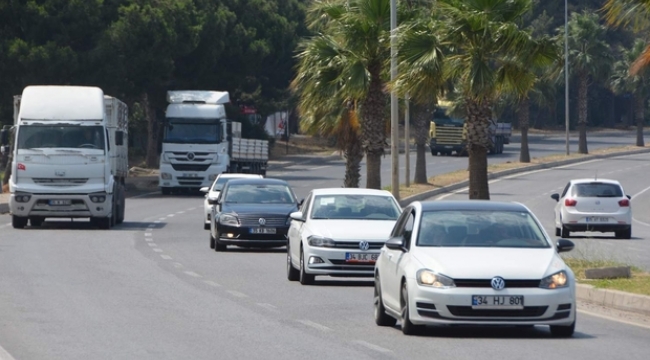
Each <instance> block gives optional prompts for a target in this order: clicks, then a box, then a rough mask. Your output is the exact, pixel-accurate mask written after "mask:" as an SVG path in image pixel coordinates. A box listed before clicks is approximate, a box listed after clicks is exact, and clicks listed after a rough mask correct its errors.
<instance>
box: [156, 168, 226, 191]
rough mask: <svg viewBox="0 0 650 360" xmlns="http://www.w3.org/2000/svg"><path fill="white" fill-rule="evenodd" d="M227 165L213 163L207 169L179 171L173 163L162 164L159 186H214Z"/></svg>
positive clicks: (192, 187)
mask: <svg viewBox="0 0 650 360" xmlns="http://www.w3.org/2000/svg"><path fill="white" fill-rule="evenodd" d="M226 170H227V166H226V165H220V164H212V165H210V167H209V168H208V169H207V170H205V171H177V170H174V168H173V167H172V165H171V164H165V163H163V164H160V175H159V176H158V186H159V187H161V188H186V189H194V188H196V189H199V188H202V187H205V186H212V183H213V182H214V179H215V178H216V177H217V175H219V174H221V173H224V172H226Z"/></svg>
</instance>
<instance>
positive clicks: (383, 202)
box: [311, 194, 400, 220]
mask: <svg viewBox="0 0 650 360" xmlns="http://www.w3.org/2000/svg"><path fill="white" fill-rule="evenodd" d="M399 214H400V208H399V206H398V205H397V203H396V202H395V200H394V199H393V198H392V197H390V196H381V195H353V194H343V195H320V196H316V197H315V198H314V205H313V206H312V209H311V218H312V219H341V220H346V219H350V220H358V219H360V220H395V219H397V218H398V217H399Z"/></svg>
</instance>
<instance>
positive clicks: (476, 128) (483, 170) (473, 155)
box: [466, 99, 491, 200]
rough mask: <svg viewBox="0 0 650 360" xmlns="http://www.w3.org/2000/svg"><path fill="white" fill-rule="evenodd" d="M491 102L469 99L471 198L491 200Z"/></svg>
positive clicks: (468, 140) (468, 146)
mask: <svg viewBox="0 0 650 360" xmlns="http://www.w3.org/2000/svg"><path fill="white" fill-rule="evenodd" d="M490 116H491V111H490V104H489V103H488V102H487V101H483V102H482V103H480V104H479V103H477V102H476V101H474V100H473V99H468V100H467V120H466V126H467V151H468V155H469V166H468V168H469V198H470V200H473V199H481V200H490V188H489V185H488V174H487V153H488V148H489V147H490V144H491V141H490V137H489V127H490Z"/></svg>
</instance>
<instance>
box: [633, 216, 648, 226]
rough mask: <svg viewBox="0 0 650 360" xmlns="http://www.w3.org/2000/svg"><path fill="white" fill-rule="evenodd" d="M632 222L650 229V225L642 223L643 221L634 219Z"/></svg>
mask: <svg viewBox="0 0 650 360" xmlns="http://www.w3.org/2000/svg"><path fill="white" fill-rule="evenodd" d="M632 220H633V221H636V222H637V223H639V224H641V225H643V226H647V227H650V224H648V223H647V222H643V221H641V220H637V219H635V218H632Z"/></svg>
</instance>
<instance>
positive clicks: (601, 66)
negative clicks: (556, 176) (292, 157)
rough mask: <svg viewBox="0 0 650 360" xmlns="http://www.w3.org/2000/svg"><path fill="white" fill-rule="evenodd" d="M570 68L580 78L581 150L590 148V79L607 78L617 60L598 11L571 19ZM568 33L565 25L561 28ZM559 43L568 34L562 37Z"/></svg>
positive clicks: (573, 16)
mask: <svg viewBox="0 0 650 360" xmlns="http://www.w3.org/2000/svg"><path fill="white" fill-rule="evenodd" d="M568 26H569V44H568V48H569V67H570V68H571V70H573V72H574V74H575V75H576V77H577V80H578V130H579V140H578V153H580V154H588V153H589V152H588V150H587V122H588V118H587V105H588V104H587V100H588V97H587V94H588V88H589V82H590V81H591V80H596V79H598V78H599V77H600V78H603V79H606V78H608V77H609V71H610V69H611V65H612V62H613V58H612V56H611V49H610V47H609V45H608V44H607V43H606V42H605V41H604V40H603V39H604V38H605V32H606V31H607V29H606V28H605V27H604V26H602V25H600V24H599V22H598V15H597V14H595V13H588V12H583V13H582V14H575V15H572V16H571V20H569V24H568ZM558 32H559V33H561V34H564V28H562V29H558ZM558 39H559V42H563V41H564V37H563V35H562V36H558Z"/></svg>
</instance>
